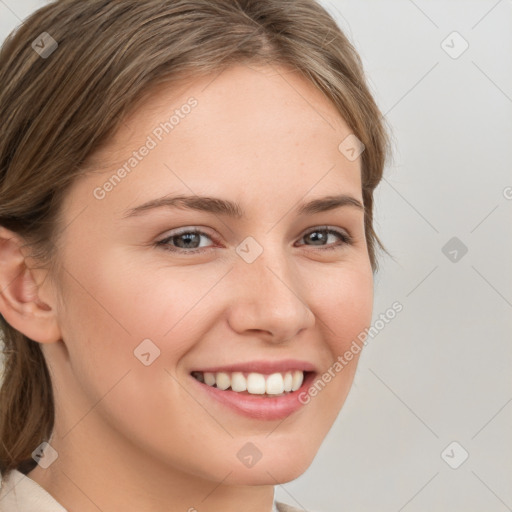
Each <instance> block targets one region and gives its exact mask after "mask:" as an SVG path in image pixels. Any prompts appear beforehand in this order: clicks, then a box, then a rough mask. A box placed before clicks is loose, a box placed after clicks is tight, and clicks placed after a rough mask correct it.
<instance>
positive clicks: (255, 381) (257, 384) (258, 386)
mask: <svg viewBox="0 0 512 512" xmlns="http://www.w3.org/2000/svg"><path fill="white" fill-rule="evenodd" d="M247 391H249V393H252V394H253V395H263V394H265V377H264V376H263V375H262V374H261V373H249V375H248V376H247Z"/></svg>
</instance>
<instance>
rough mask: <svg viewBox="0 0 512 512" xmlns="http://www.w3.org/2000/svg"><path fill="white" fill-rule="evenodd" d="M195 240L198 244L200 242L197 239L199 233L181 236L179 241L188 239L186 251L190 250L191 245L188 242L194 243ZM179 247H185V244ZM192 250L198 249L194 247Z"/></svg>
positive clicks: (179, 244)
mask: <svg viewBox="0 0 512 512" xmlns="http://www.w3.org/2000/svg"><path fill="white" fill-rule="evenodd" d="M194 238H195V239H196V240H195V241H196V242H197V241H198V240H197V239H198V238H199V236H198V234H197V233H186V234H184V235H180V236H179V237H178V240H183V239H187V240H186V242H185V244H184V248H185V249H190V245H189V244H188V242H191V241H192V242H194ZM178 246H183V244H181V243H178ZM192 248H193V249H194V248H196V247H195V246H194V247H192Z"/></svg>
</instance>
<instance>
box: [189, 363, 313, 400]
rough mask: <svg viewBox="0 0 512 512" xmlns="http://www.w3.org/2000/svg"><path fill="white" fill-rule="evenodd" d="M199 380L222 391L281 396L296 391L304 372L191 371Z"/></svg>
mask: <svg viewBox="0 0 512 512" xmlns="http://www.w3.org/2000/svg"><path fill="white" fill-rule="evenodd" d="M192 377H194V378H195V379H196V380H198V381H199V382H203V383H205V384H207V385H208V386H211V387H216V388H217V389H220V390H222V391H225V390H227V389H231V390H232V391H235V392H237V393H246V394H249V395H265V396H267V397H272V396H283V395H285V394H287V393H290V392H292V391H297V389H299V388H300V387H301V385H302V383H303V382H304V372H303V371H302V370H293V371H287V372H282V373H281V372H278V373H272V374H270V375H265V374H263V373H257V372H251V373H244V372H216V373H213V372H204V373H203V372H197V371H196V372H192Z"/></svg>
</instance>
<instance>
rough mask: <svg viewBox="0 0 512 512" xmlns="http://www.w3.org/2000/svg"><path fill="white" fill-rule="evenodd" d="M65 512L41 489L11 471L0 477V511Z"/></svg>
mask: <svg viewBox="0 0 512 512" xmlns="http://www.w3.org/2000/svg"><path fill="white" fill-rule="evenodd" d="M11 510H20V511H32V510H37V511H38V512H66V509H65V508H64V507H62V505H60V504H59V503H58V502H57V501H56V500H55V499H54V498H53V496H51V495H50V494H49V493H48V492H47V491H46V490H45V489H43V487H41V486H40V485H39V484H38V483H37V482H35V481H34V480H32V479H31V478H30V477H28V476H27V475H25V474H24V473H21V472H20V471H18V470H16V469H13V470H12V471H9V472H8V473H7V474H6V475H4V474H2V475H1V476H0V511H5V512H8V511H11Z"/></svg>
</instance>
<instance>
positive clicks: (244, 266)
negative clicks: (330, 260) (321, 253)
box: [228, 248, 315, 343]
mask: <svg viewBox="0 0 512 512" xmlns="http://www.w3.org/2000/svg"><path fill="white" fill-rule="evenodd" d="M278 253H279V254H278ZM292 263H293V262H290V261H289V258H287V257H286V255H284V254H282V252H280V251H279V250H277V249H276V250H271V249H268V248H267V249H265V250H264V251H263V252H262V254H261V255H260V256H259V257H258V258H257V259H256V260H255V261H253V262H252V263H247V262H245V261H243V260H240V261H237V262H236V264H235V269H234V271H232V272H231V277H230V283H229V287H230V288H229V289H230V292H229V293H230V309H229V318H228V320H229V325H230V326H231V328H232V329H233V330H234V331H236V332H237V333H238V334H240V335H244V336H247V335H252V336H257V337H260V338H263V339H265V340H266V341H269V342H272V343H283V342H285V341H287V340H289V339H293V338H294V337H296V336H297V335H298V334H299V333H300V332H301V331H302V330H304V329H307V328H308V327H312V326H313V325H314V324H315V316H314V314H313V312H312V311H311V309H310V308H309V306H308V304H307V302H306V296H307V294H306V293H305V292H306V291H307V290H306V288H305V287H306V286H307V282H305V281H304V280H303V279H301V277H300V273H298V272H296V271H295V272H294V271H293V268H292V266H291V265H292ZM308 281H309V282H311V280H310V279H309V280H308Z"/></svg>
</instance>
